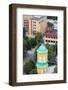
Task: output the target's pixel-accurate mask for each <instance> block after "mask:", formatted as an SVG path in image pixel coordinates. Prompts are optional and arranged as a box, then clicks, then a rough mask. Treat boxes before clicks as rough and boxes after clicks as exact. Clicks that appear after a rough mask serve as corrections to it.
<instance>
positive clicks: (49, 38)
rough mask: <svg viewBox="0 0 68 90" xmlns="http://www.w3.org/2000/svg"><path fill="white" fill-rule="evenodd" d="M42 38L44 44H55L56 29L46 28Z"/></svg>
mask: <svg viewBox="0 0 68 90" xmlns="http://www.w3.org/2000/svg"><path fill="white" fill-rule="evenodd" d="M43 39H44V42H46V44H50V45H56V44H57V30H47V31H46V32H45V35H44V37H43Z"/></svg>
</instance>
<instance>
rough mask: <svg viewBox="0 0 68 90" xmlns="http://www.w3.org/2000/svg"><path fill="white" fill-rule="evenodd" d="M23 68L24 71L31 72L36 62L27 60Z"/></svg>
mask: <svg viewBox="0 0 68 90" xmlns="http://www.w3.org/2000/svg"><path fill="white" fill-rule="evenodd" d="M23 68H24V72H25V73H26V74H29V73H30V71H31V70H32V69H34V68H35V64H34V62H33V61H31V60H30V61H29V62H26V63H25V65H24V67H23Z"/></svg>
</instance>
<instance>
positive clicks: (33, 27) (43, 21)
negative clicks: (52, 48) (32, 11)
mask: <svg viewBox="0 0 68 90" xmlns="http://www.w3.org/2000/svg"><path fill="white" fill-rule="evenodd" d="M23 20H24V22H23V23H24V24H23V25H24V27H25V29H26V35H28V36H31V37H32V36H34V35H35V34H36V33H37V32H41V33H44V32H45V31H46V27H47V18H46V16H41V17H40V18H38V17H35V16H29V15H24V16H23Z"/></svg>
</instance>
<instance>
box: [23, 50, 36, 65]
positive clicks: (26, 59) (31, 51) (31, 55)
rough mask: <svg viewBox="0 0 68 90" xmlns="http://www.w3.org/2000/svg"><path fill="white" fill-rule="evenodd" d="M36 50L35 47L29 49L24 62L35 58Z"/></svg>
mask: <svg viewBox="0 0 68 90" xmlns="http://www.w3.org/2000/svg"><path fill="white" fill-rule="evenodd" d="M34 51H35V50H34V49H32V50H28V51H27V53H26V57H25V58H24V64H25V63H26V62H28V61H29V60H35V57H34Z"/></svg>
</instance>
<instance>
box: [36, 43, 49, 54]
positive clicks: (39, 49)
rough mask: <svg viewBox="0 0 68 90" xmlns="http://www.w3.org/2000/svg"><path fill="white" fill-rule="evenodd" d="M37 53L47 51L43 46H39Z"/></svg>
mask: <svg viewBox="0 0 68 90" xmlns="http://www.w3.org/2000/svg"><path fill="white" fill-rule="evenodd" d="M37 52H38V53H47V52H48V49H47V48H46V47H45V45H44V44H41V46H40V47H39V48H38V49H37Z"/></svg>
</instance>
